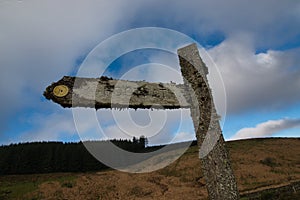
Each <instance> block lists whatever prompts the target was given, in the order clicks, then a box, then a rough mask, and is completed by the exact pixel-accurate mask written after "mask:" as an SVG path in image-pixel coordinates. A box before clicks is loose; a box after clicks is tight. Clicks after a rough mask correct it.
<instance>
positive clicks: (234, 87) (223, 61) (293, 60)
mask: <svg viewBox="0 0 300 200" xmlns="http://www.w3.org/2000/svg"><path fill="white" fill-rule="evenodd" d="M251 44H252V42H251V39H249V38H248V37H245V36H236V37H234V38H229V39H227V40H225V41H224V42H222V43H221V44H220V45H218V46H216V47H214V48H212V49H210V50H209V51H208V52H209V54H210V56H211V57H212V58H213V60H214V62H215V63H216V65H217V66H218V68H219V70H220V72H221V74H222V77H223V80H224V83H225V89H226V94H227V100H228V101H227V102H228V107H227V108H228V111H229V113H241V112H245V111H250V110H252V111H258V110H266V111H271V110H274V109H283V108H286V107H289V106H292V105H294V104H297V103H298V102H299V100H300V93H299V92H297V91H299V90H300V68H299V66H300V60H299V56H298V55H299V53H300V48H298V49H291V50H289V51H274V50H269V51H267V52H266V53H260V54H255V50H254V48H253V46H252V45H251ZM214 84H215V85H216V84H219V83H214Z"/></svg>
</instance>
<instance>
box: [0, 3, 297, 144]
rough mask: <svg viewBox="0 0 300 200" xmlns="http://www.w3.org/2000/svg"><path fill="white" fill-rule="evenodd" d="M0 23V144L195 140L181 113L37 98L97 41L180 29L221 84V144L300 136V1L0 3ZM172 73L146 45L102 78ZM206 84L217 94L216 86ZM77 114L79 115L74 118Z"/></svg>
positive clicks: (173, 62)
mask: <svg viewBox="0 0 300 200" xmlns="http://www.w3.org/2000/svg"><path fill="white" fill-rule="evenodd" d="M0 25H1V28H0V67H1V68H0V69H1V73H0V93H1V104H0V111H1V112H0V121H1V125H0V144H9V143H12V142H13V143H17V142H25V141H42V140H45V141H53V140H55V141H78V140H80V139H107V138H132V137H133V136H137V137H139V136H140V135H146V136H147V137H148V138H149V141H150V144H159V143H168V142H177V141H185V140H190V139H194V130H193V127H192V122H191V119H190V116H189V111H188V110H176V111H162V110H160V111H151V110H150V111H148V110H138V111H134V110H129V111H126V110H124V111H119V112H117V111H113V112H112V111H110V110H99V111H97V112H94V110H91V109H63V108H61V107H60V106H58V105H56V104H54V103H52V102H50V101H47V100H45V98H44V97H43V95H42V94H43V91H44V89H45V87H46V86H47V85H49V84H50V83H52V82H54V81H57V80H59V79H60V78H61V77H62V76H64V75H76V73H77V71H78V69H80V68H81V67H82V63H83V62H84V60H85V59H86V57H87V56H88V55H89V53H90V52H91V51H92V50H93V49H95V47H97V45H98V44H99V43H101V42H103V41H105V40H106V39H107V38H109V37H111V36H112V35H114V34H118V33H120V32H123V31H126V30H130V29H134V28H141V27H161V28H167V29H171V30H175V31H178V32H181V33H183V34H185V35H187V36H189V37H190V38H192V39H193V40H195V41H197V42H198V43H199V44H200V45H201V46H202V48H203V50H204V51H206V53H207V55H209V56H208V57H210V58H211V60H212V61H213V62H210V61H208V60H207V63H206V64H207V65H208V68H209V69H212V67H213V66H212V65H215V66H217V68H218V70H219V72H220V74H221V78H222V80H223V82H224V88H225V91H226V99H225V100H224V99H221V100H222V101H223V102H226V115H225V113H222V115H223V116H222V117H223V121H222V124H223V133H224V136H225V138H226V139H227V140H229V139H241V138H252V137H299V136H300V114H299V113H300V92H299V91H300V56H299V55H300V29H299V27H300V2H298V1H294V0H286V1H278V0H265V1H258V0H252V1H248V0H209V1H205V0H194V1H193V0H186V1H178V0H165V1H158V0H152V1H135V0H115V1H104V0H98V1H97V0H84V1H83V0H82V1H79V0H72V1H71V0H65V1H61V0H60V1H58V0H44V1H40V0H39V1H38V0H23V1H17V0H0ZM157 37H158V39H159V36H157ZM161 40H162V43H163V42H166V41H165V40H166V39H164V38H161ZM129 42H136V41H133V40H129ZM167 42H168V43H170V44H173V43H176V42H175V41H174V38H169V41H167ZM199 48H200V47H199ZM201 56H202V55H201ZM204 60H205V61H206V59H204ZM98 62H99V68H101V67H103V66H101V64H100V63H101V60H98ZM147 63H148V64H147ZM149 63H160V65H159V64H149ZM168 66H171V68H170V67H168ZM172 70H173V71H172ZM174 70H175V72H174ZM176 71H177V72H178V71H179V66H178V60H177V58H176V56H174V55H172V54H170V53H167V52H163V51H159V50H151V49H150V50H149V49H148V50H147V49H145V50H137V51H134V52H131V53H128V54H127V55H123V56H121V57H120V58H118V59H117V60H115V61H114V62H113V63H112V64H111V66H110V68H108V70H107V75H110V76H112V77H114V78H120V77H127V79H139V80H147V81H161V82H169V81H171V80H173V81H175V82H178V83H180V82H182V80H181V77H180V75H179V76H178V73H176ZM95 76H97V74H96V75H95ZM210 81H211V86H212V89H213V90H214V91H218V87H219V86H220V85H222V87H223V84H222V82H220V81H218V80H214V79H213V78H211V79H210ZM215 98H216V99H218V97H215ZM216 101H218V100H216ZM217 104H218V103H217ZM77 111H78V112H79V113H80V114H79V116H78V115H77V118H80V119H77V120H76V119H75V120H74V116H73V114H74V112H75V113H77ZM75 115H76V114H75ZM91 115H93V116H94V118H95V119H96V123H93V121H95V119H91ZM128 117H129V118H130V119H132V120H131V121H130V122H127V120H128ZM75 118H76V117H75ZM116 118H117V119H116ZM132 121H134V123H133V124H132ZM95 124H97V126H96V125H95ZM99 125H100V127H101V129H102V133H101V134H99Z"/></svg>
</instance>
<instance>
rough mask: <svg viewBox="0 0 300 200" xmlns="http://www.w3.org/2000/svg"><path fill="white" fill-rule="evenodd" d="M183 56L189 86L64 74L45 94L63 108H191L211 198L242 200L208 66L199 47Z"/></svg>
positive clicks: (185, 50) (180, 52) (188, 48)
mask: <svg viewBox="0 0 300 200" xmlns="http://www.w3.org/2000/svg"><path fill="white" fill-rule="evenodd" d="M178 56H179V61H180V66H181V71H182V75H183V77H184V78H185V79H184V82H185V84H178V85H175V84H172V83H171V84H170V83H148V82H145V81H125V80H115V79H111V78H107V77H100V78H80V77H68V76H65V77H63V78H62V79H61V80H59V81H58V82H56V83H52V84H51V85H50V86H48V87H47V88H46V91H45V92H44V96H45V97H46V98H47V99H51V100H52V101H54V102H56V103H58V104H60V105H61V106H63V107H92V108H95V109H100V108H113V107H115V108H135V109H137V108H144V109H145V108H146V109H147V108H157V109H178V108H190V109H191V116H192V119H193V123H194V128H195V132H196V137H197V142H198V146H199V156H200V159H201V161H202V169H203V173H204V177H205V180H206V187H207V190H208V194H209V198H210V199H213V200H236V199H239V193H238V190H237V185H236V181H235V177H234V174H233V172H232V169H231V166H230V160H229V156H228V152H227V150H226V148H225V142H224V138H223V136H222V131H221V128H220V124H219V117H218V115H217V113H216V109H215V106H214V102H213V98H212V94H211V90H210V87H209V85H208V82H207V78H206V75H207V74H208V70H207V67H206V66H205V64H204V63H203V61H202V60H201V58H200V55H199V52H198V49H197V46H196V45H195V44H192V45H189V46H186V47H184V48H181V49H179V50H178ZM112 97H113V98H112Z"/></svg>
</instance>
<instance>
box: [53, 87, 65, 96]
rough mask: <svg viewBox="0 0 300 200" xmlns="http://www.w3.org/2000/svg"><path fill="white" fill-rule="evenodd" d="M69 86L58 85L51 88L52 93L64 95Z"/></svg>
mask: <svg viewBox="0 0 300 200" xmlns="http://www.w3.org/2000/svg"><path fill="white" fill-rule="evenodd" d="M68 92H69V88H68V87H67V86H66V85H58V86H55V88H54V89H53V94H54V95H55V96H57V97H64V96H66V95H67V94H68Z"/></svg>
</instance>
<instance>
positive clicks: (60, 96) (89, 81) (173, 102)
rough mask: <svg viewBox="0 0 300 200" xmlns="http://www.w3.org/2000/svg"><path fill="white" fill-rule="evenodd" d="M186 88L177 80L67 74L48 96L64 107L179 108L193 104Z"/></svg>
mask: <svg viewBox="0 0 300 200" xmlns="http://www.w3.org/2000/svg"><path fill="white" fill-rule="evenodd" d="M186 91H187V90H186V86H185V85H183V84H175V83H149V82H145V81H127V80H117V79H112V78H108V77H105V76H102V77H100V78H80V77H70V76H64V77H63V78H62V79H61V80H59V81H58V82H55V83H52V84H51V85H50V86H48V87H47V88H46V90H45V92H44V96H45V97H46V98H47V99H49V100H52V101H54V102H55V103H58V104H60V105H61V106H63V107H90V108H96V109H100V108H134V109H137V108H155V109H177V108H189V107H190V105H189V103H188V101H187V99H189V98H190V95H188V94H186Z"/></svg>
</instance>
